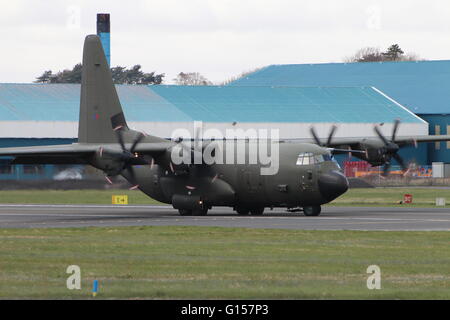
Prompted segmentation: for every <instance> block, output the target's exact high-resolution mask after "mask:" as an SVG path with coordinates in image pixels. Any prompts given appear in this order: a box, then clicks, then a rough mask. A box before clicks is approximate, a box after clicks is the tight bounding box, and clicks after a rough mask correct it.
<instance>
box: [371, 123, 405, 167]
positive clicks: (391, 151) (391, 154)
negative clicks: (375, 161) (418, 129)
mask: <svg viewBox="0 0 450 320" xmlns="http://www.w3.org/2000/svg"><path fill="white" fill-rule="evenodd" d="M399 125H400V120H398V119H396V120H395V122H394V127H393V128H392V135H391V139H390V140H388V139H387V138H386V137H385V136H383V134H382V133H381V130H380V128H379V127H378V126H375V127H374V130H375V133H376V134H377V136H378V137H379V138H380V140H381V141H382V142H383V144H384V146H383V147H382V148H381V149H380V151H381V152H382V153H383V156H384V159H385V164H384V166H383V176H386V175H387V174H388V173H389V169H390V168H391V159H392V158H394V159H395V160H397V162H398V163H399V164H400V166H401V167H402V170H403V171H404V172H405V171H406V170H407V169H408V167H407V166H406V164H405V161H404V160H403V158H402V157H400V155H399V154H398V153H397V152H398V151H399V150H400V147H399V146H398V144H396V143H395V137H396V135H397V131H398V127H399Z"/></svg>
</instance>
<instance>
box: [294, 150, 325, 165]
mask: <svg viewBox="0 0 450 320" xmlns="http://www.w3.org/2000/svg"><path fill="white" fill-rule="evenodd" d="M331 160H332V158H331V155H329V154H313V153H312V152H302V153H300V154H299V155H298V158H297V163H296V164H297V165H298V166H302V165H303V166H305V165H309V164H317V163H322V162H324V161H331Z"/></svg>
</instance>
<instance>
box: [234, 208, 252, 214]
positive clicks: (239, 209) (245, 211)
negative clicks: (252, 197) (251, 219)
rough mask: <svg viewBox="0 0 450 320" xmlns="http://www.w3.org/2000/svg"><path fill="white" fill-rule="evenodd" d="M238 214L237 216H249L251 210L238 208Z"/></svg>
mask: <svg viewBox="0 0 450 320" xmlns="http://www.w3.org/2000/svg"><path fill="white" fill-rule="evenodd" d="M236 212H237V214H238V215H240V216H246V215H248V214H249V212H250V209H247V208H243V207H237V208H236Z"/></svg>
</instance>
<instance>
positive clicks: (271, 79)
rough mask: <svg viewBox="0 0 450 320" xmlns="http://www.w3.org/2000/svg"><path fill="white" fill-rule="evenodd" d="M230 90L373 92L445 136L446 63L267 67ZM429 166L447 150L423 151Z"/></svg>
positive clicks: (449, 105) (448, 118)
mask: <svg viewBox="0 0 450 320" xmlns="http://www.w3.org/2000/svg"><path fill="white" fill-rule="evenodd" d="M230 85H231V86H374V87H376V88H377V89H379V90H380V91H382V92H383V93H385V94H386V95H388V96H389V97H391V98H392V99H394V100H395V101H397V102H398V103H400V104H401V105H402V106H404V107H406V108H408V109H409V110H411V111H412V112H414V113H415V114H417V115H419V116H420V117H421V118H422V119H424V120H426V121H427V122H428V123H429V124H430V126H429V134H450V60H440V61H404V62H369V63H324V64H294V65H272V66H268V67H265V68H263V69H261V70H259V71H257V72H254V73H252V74H249V75H248V76H246V77H244V78H241V79H238V80H236V81H234V82H233V83H231V84H230ZM428 155H429V162H434V161H441V162H450V144H449V143H444V142H441V143H436V144H430V145H429V147H428Z"/></svg>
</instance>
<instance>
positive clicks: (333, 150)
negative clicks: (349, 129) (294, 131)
mask: <svg viewBox="0 0 450 320" xmlns="http://www.w3.org/2000/svg"><path fill="white" fill-rule="evenodd" d="M336 130H337V126H336V125H333V126H332V127H331V128H330V132H329V133H328V137H327V140H326V142H325V143H323V142H322V140H320V139H319V136H318V135H317V132H316V130H315V129H314V127H311V128H310V129H309V131H310V132H311V135H312V136H313V138H314V141H315V143H316V144H317V145H319V146H321V147H324V148H327V149H328V150H329V151H330V152H331V153H332V154H341V153H347V154H349V155H350V157H351V155H352V154H353V153H360V154H366V153H367V151H365V150H353V149H351V148H350V147H349V148H348V149H337V148H331V147H330V145H331V142H332V140H333V137H334V134H335V133H336Z"/></svg>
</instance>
